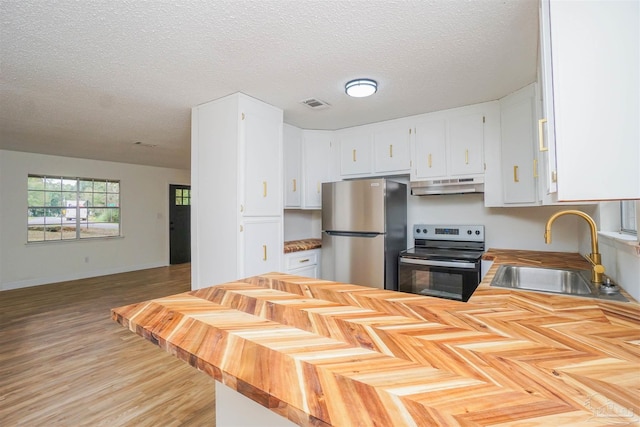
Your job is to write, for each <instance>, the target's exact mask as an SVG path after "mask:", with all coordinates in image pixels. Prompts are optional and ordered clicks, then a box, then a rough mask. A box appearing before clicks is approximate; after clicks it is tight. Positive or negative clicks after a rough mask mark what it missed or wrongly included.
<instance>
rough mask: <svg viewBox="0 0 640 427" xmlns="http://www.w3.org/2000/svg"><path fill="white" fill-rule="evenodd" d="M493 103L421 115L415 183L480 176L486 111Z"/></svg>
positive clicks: (413, 171) (482, 166) (482, 170)
mask: <svg viewBox="0 0 640 427" xmlns="http://www.w3.org/2000/svg"><path fill="white" fill-rule="evenodd" d="M490 104H492V103H484V104H477V105H474V106H468V107H461V108H455V109H451V110H445V111H439V112H436V113H429V114H425V115H422V116H420V117H419V118H417V119H416V125H415V148H414V153H415V154H414V159H413V160H414V161H413V167H412V169H411V171H412V173H411V179H412V180H430V179H442V178H468V177H481V176H482V175H483V174H484V142H485V133H486V129H485V116H486V114H485V112H484V110H485V109H487V110H491V109H493V108H494V107H491V105H490Z"/></svg>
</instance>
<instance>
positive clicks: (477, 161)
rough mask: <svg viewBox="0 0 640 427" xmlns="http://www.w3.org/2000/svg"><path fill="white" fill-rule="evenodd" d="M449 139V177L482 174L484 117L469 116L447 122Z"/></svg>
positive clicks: (478, 115) (477, 115)
mask: <svg viewBox="0 0 640 427" xmlns="http://www.w3.org/2000/svg"><path fill="white" fill-rule="evenodd" d="M447 125H448V126H447V127H448V133H449V134H448V137H449V175H451V176H459V175H475V174H482V173H483V172H484V154H483V151H482V150H483V145H484V116H483V115H482V114H469V115H463V116H458V117H452V118H450V119H449V120H447Z"/></svg>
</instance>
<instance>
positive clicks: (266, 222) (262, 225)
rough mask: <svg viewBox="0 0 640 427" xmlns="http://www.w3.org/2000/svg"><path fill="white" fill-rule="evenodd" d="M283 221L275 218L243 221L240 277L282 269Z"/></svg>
mask: <svg viewBox="0 0 640 427" xmlns="http://www.w3.org/2000/svg"><path fill="white" fill-rule="evenodd" d="M281 224H282V222H281V220H280V219H279V218H273V219H245V220H244V221H243V223H242V231H241V241H242V256H241V257H240V268H241V270H242V271H241V272H240V274H239V276H240V277H250V276H256V275H259V274H263V273H270V272H277V271H282V248H283V244H282V225H281Z"/></svg>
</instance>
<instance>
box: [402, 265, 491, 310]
mask: <svg viewBox="0 0 640 427" xmlns="http://www.w3.org/2000/svg"><path fill="white" fill-rule="evenodd" d="M479 283H480V261H477V262H462V261H442V260H426V259H415V258H405V257H402V256H401V257H400V258H399V261H398V290H399V291H400V292H409V293H412V294H419V295H425V296H433V297H440V298H449V299H454V300H458V301H467V300H468V299H469V298H471V294H473V291H475V290H476V288H477V287H478V284H479Z"/></svg>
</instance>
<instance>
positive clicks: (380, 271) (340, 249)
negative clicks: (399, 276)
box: [320, 232, 395, 289]
mask: <svg viewBox="0 0 640 427" xmlns="http://www.w3.org/2000/svg"><path fill="white" fill-rule="evenodd" d="M386 270H387V269H386V267H385V235H384V234H370V235H367V236H366V237H365V236H363V235H360V236H358V235H331V234H329V233H327V232H324V233H322V265H321V275H320V277H321V278H322V279H325V280H333V281H336V282H343V283H352V284H354V285H361V286H369V287H373V288H379V289H385V272H386ZM393 274H395V272H394V273H393Z"/></svg>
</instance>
